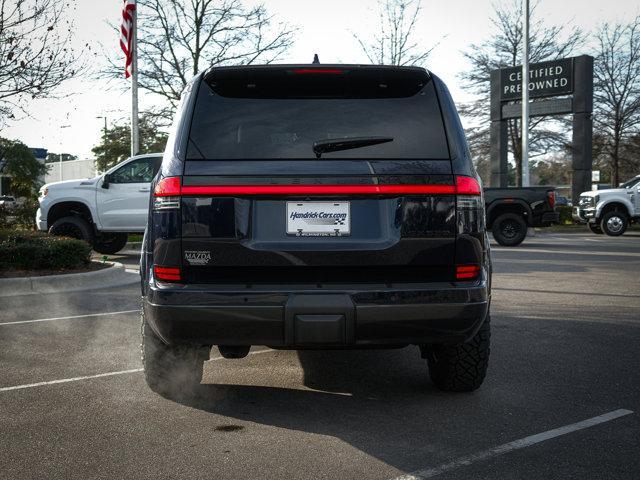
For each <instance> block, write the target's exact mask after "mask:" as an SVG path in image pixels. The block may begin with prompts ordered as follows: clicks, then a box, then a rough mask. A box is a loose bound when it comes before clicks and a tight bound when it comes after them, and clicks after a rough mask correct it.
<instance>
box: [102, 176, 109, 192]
mask: <svg viewBox="0 0 640 480" xmlns="http://www.w3.org/2000/svg"><path fill="white" fill-rule="evenodd" d="M110 182H111V175H109V174H108V173H107V174H106V175H105V176H104V178H103V179H102V188H109V183H110Z"/></svg>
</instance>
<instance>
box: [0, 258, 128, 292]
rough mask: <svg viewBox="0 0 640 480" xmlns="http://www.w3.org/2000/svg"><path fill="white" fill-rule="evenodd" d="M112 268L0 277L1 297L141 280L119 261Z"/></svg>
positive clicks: (68, 290)
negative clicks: (58, 273)
mask: <svg viewBox="0 0 640 480" xmlns="http://www.w3.org/2000/svg"><path fill="white" fill-rule="evenodd" d="M109 263H112V266H111V267H110V268H105V269H102V270H96V271H95V272H82V273H65V274H61V275H46V276H42V277H20V278H0V297H11V296H15V295H29V294H33V293H58V292H77V291H82V290H93V289H96V288H109V287H118V286H122V285H132V284H134V283H138V282H139V281H140V277H139V276H138V274H136V273H133V272H131V271H128V270H127V269H126V268H125V266H124V265H123V264H121V263H117V262H109Z"/></svg>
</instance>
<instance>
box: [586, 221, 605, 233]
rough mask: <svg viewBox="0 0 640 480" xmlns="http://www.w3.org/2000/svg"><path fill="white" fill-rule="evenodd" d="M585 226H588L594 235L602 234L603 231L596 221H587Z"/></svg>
mask: <svg viewBox="0 0 640 480" xmlns="http://www.w3.org/2000/svg"><path fill="white" fill-rule="evenodd" d="M587 226H588V227H589V230H591V233H595V234H596V235H603V234H604V232H603V231H602V229H601V228H600V225H598V224H597V223H587Z"/></svg>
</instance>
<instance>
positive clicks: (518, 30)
mask: <svg viewBox="0 0 640 480" xmlns="http://www.w3.org/2000/svg"><path fill="white" fill-rule="evenodd" d="M535 11H536V6H535V5H534V7H533V8H532V12H531V13H532V17H533V18H535ZM522 16H523V11H522V2H520V1H519V0H510V1H509V2H503V3H496V4H494V14H493V18H492V20H491V22H492V24H493V30H494V31H493V33H492V34H491V36H490V37H489V39H488V40H485V41H484V42H482V43H480V44H473V45H471V46H470V47H469V48H468V49H467V50H466V51H465V52H463V55H464V56H465V58H466V59H467V60H468V61H469V63H470V64H471V67H470V68H469V69H468V70H466V71H465V72H463V73H462V74H460V78H461V79H462V80H463V82H464V83H463V88H465V90H466V91H468V92H470V93H472V94H474V95H475V96H476V97H477V99H476V100H474V101H472V102H469V103H467V104H465V105H463V106H462V108H461V113H462V115H463V116H465V117H467V118H468V119H469V120H471V122H472V123H473V125H472V126H471V127H470V128H469V129H468V131H467V137H468V139H469V144H470V147H471V151H472V153H473V156H474V158H476V161H477V162H479V163H480V167H482V166H487V168H479V170H480V171H483V170H485V171H488V163H489V125H490V119H489V97H490V82H489V80H490V72H491V70H495V69H499V68H506V67H512V66H517V65H520V64H521V63H522V45H523V32H522ZM584 39H585V35H584V33H583V32H582V30H581V29H579V28H576V27H572V26H570V25H562V26H557V25H554V26H549V25H546V24H545V23H544V21H542V20H540V19H538V20H535V21H533V22H532V24H531V26H530V37H529V42H530V61H531V62H541V61H545V60H554V59H558V58H563V57H567V56H569V55H571V54H573V53H574V51H575V50H576V49H577V48H578V47H580V46H581V45H582V44H583V42H584ZM568 126H569V122H568V121H566V120H564V121H563V120H562V119H555V120H550V119H545V118H534V119H532V120H531V123H530V128H531V133H530V137H529V142H530V147H529V148H530V155H531V156H532V157H536V156H540V155H544V154H546V153H548V152H550V151H551V150H554V149H559V148H560V149H562V148H566V147H567V139H566V131H567V130H568ZM508 137H509V148H510V151H511V152H512V154H513V158H514V162H515V165H516V184H517V185H521V183H522V132H521V120H520V119H512V120H509V121H508ZM485 180H487V179H486V178H485Z"/></svg>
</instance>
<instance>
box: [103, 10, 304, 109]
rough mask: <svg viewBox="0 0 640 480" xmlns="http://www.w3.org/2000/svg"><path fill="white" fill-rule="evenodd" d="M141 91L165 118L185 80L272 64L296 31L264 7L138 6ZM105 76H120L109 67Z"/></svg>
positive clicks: (118, 70)
mask: <svg viewBox="0 0 640 480" xmlns="http://www.w3.org/2000/svg"><path fill="white" fill-rule="evenodd" d="M137 11H138V28H139V33H138V48H139V50H138V52H139V53H138V68H139V79H138V81H139V85H140V88H141V89H144V90H146V91H148V92H151V93H154V94H157V95H160V96H161V97H164V98H165V99H166V100H167V106H166V107H162V108H160V109H158V110H157V111H155V113H156V114H157V115H159V116H161V117H164V118H170V117H171V116H172V114H173V112H174V111H175V108H176V106H177V104H178V101H179V99H180V94H181V92H182V90H183V89H184V87H185V85H186V84H187V82H188V81H189V79H190V78H191V77H192V76H194V75H195V74H197V73H198V72H199V71H200V70H202V69H204V68H208V67H211V66H221V65H247V64H252V63H256V62H260V63H271V62H273V61H274V60H276V59H277V58H278V57H280V56H281V55H282V54H283V53H284V52H285V51H286V50H287V49H288V48H289V47H290V46H291V44H292V42H293V36H294V34H295V28H292V27H290V26H289V25H287V24H285V23H282V22H277V21H275V19H274V17H273V16H272V15H269V13H268V12H267V10H266V8H265V7H264V5H258V6H255V7H251V8H247V7H245V6H244V4H243V3H242V0H139V2H138V10H137ZM107 75H109V76H117V77H121V76H122V65H121V64H120V63H117V64H116V63H115V62H111V67H110V69H109V71H108V72H107Z"/></svg>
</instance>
